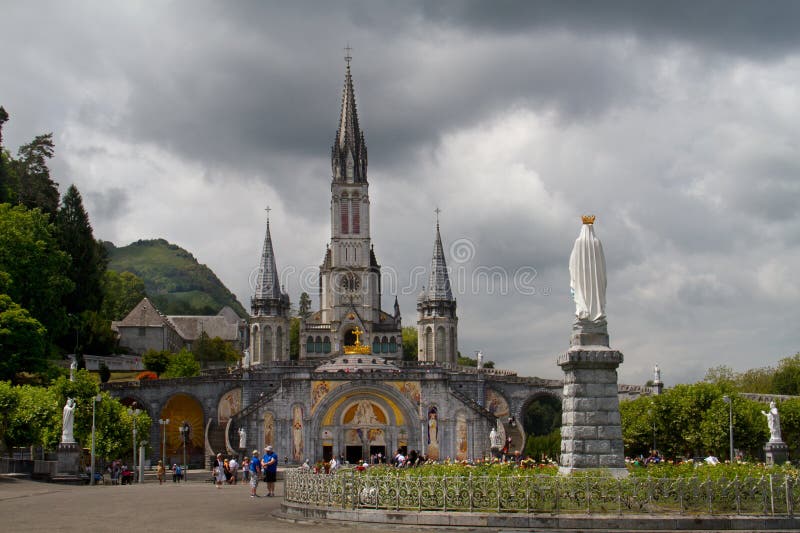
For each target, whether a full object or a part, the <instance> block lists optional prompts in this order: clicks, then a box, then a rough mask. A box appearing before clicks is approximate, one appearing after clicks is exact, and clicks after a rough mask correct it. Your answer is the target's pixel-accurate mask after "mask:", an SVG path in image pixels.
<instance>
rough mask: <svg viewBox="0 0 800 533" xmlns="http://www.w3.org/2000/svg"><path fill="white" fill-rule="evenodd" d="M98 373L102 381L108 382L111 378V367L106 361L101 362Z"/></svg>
mask: <svg viewBox="0 0 800 533" xmlns="http://www.w3.org/2000/svg"><path fill="white" fill-rule="evenodd" d="M97 373H98V374H99V375H100V383H108V380H109V379H111V369H109V368H108V365H107V364H106V363H105V361H103V362H101V363H100V368H99V369H98V372H97Z"/></svg>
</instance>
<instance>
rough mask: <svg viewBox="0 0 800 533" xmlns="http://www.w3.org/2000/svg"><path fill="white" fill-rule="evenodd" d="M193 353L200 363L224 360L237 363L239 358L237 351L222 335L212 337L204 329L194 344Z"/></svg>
mask: <svg viewBox="0 0 800 533" xmlns="http://www.w3.org/2000/svg"><path fill="white" fill-rule="evenodd" d="M192 353H194V356H195V357H196V358H197V360H198V361H200V363H201V364H202V363H210V362H213V361H224V362H226V363H235V362H237V361H238V360H239V357H240V355H239V352H237V351H236V350H235V349H234V348H233V347H232V346H231V345H230V344H228V343H227V342H225V341H224V340H222V339H221V338H220V337H214V338H213V339H210V338H209V337H208V334H207V333H206V332H205V331H204V332H203V333H201V334H200V337H199V338H198V339H197V340H196V341H195V342H194V343H193V345H192Z"/></svg>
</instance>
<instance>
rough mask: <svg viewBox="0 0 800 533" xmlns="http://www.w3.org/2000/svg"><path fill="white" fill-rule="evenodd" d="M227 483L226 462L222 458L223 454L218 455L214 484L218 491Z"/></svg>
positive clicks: (215, 462)
mask: <svg viewBox="0 0 800 533" xmlns="http://www.w3.org/2000/svg"><path fill="white" fill-rule="evenodd" d="M224 482H225V460H224V459H223V458H222V454H221V453H218V454H217V459H216V460H215V461H214V484H215V485H216V486H217V488H218V489H221V488H222V484H223V483H224Z"/></svg>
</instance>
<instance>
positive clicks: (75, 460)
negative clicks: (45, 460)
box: [56, 442, 81, 475]
mask: <svg viewBox="0 0 800 533" xmlns="http://www.w3.org/2000/svg"><path fill="white" fill-rule="evenodd" d="M80 464H81V447H80V446H79V445H78V443H77V442H62V443H60V444H59V445H58V467H57V469H56V472H57V473H58V474H73V475H77V474H80V473H81V468H80Z"/></svg>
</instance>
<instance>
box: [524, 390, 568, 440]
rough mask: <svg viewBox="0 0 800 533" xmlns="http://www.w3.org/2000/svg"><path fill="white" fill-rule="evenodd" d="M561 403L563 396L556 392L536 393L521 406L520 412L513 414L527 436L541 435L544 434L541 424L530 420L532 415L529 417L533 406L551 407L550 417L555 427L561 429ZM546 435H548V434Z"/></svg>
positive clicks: (540, 391)
mask: <svg viewBox="0 0 800 533" xmlns="http://www.w3.org/2000/svg"><path fill="white" fill-rule="evenodd" d="M561 401H562V399H561V396H560V395H559V394H558V393H556V392H555V391H549V390H539V391H535V392H533V393H532V394H531V395H529V396H528V397H527V398H526V399H525V401H524V402H522V403H521V404H520V408H519V412H517V413H512V414H513V416H514V417H515V418H516V420H517V421H518V422H519V424H520V426H521V427H522V429H523V431H524V433H525V435H531V436H536V435H540V434H543V433H542V431H543V428H541V427H540V425H541V424H539V423H538V422H537V421H532V420H530V418H531V415H529V411H530V410H531V409H532V407H533V406H535V405H537V404H539V403H542V404H544V405H545V406H549V407H550V408H551V411H550V414H549V416H551V417H552V421H553V423H554V426H553V427H554V428H555V427H561ZM542 414H544V415H548V411H546V410H542ZM542 423H543V422H542ZM544 434H546V432H545V433H544Z"/></svg>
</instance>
